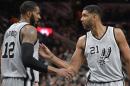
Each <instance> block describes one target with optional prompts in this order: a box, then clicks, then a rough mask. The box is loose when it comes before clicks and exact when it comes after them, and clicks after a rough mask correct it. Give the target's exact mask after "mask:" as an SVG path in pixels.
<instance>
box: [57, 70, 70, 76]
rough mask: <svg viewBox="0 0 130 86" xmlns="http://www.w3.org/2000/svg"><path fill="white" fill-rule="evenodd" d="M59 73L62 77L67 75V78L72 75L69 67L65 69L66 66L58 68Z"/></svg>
mask: <svg viewBox="0 0 130 86" xmlns="http://www.w3.org/2000/svg"><path fill="white" fill-rule="evenodd" d="M57 75H58V76H61V77H65V78H66V77H67V78H71V77H72V75H71V73H70V72H69V71H68V70H67V69H64V68H61V69H58V71H57Z"/></svg>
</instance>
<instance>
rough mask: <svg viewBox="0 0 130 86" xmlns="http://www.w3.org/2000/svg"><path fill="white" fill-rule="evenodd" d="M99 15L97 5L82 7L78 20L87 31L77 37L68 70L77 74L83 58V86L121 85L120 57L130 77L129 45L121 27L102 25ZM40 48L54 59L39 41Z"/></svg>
mask: <svg viewBox="0 0 130 86" xmlns="http://www.w3.org/2000/svg"><path fill="white" fill-rule="evenodd" d="M101 18H102V10H101V8H100V7H99V6H97V5H88V6H86V7H85V8H84V9H83V11H82V17H81V22H82V24H83V27H84V29H86V30H88V29H89V30H90V31H88V32H87V33H86V35H83V36H81V37H80V38H79V39H78V41H77V45H76V50H75V52H74V54H73V56H72V59H71V62H70V67H69V68H68V71H70V70H71V71H74V72H75V73H77V72H78V70H79V68H80V67H81V65H82V63H83V62H84V61H87V64H88V67H89V71H88V73H87V84H86V85H87V86H124V76H123V71H122V61H121V58H122V59H123V60H124V61H125V69H126V71H127V74H128V77H129V78H130V48H129V46H128V43H127V41H126V38H125V36H124V34H123V32H122V30H121V29H120V28H114V27H111V26H104V25H103V23H102V20H101ZM40 50H41V52H40V54H41V55H42V56H44V57H46V58H52V59H55V58H56V56H55V55H54V54H52V53H51V52H50V51H49V49H48V48H47V47H46V46H45V45H43V44H41V47H40ZM120 55H122V56H123V57H120ZM85 59H86V60H85ZM72 75H74V74H72Z"/></svg>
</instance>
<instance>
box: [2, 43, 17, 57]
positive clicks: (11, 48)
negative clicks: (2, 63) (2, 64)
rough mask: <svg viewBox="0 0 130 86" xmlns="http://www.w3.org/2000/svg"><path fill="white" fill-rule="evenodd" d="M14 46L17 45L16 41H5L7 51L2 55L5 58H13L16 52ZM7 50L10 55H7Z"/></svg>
mask: <svg viewBox="0 0 130 86" xmlns="http://www.w3.org/2000/svg"><path fill="white" fill-rule="evenodd" d="M14 46H15V43H14V42H11V43H8V42H6V43H5V52H4V55H3V56H2V57H3V58H13V57H14V52H13V50H14ZM7 52H8V55H7Z"/></svg>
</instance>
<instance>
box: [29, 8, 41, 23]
mask: <svg viewBox="0 0 130 86" xmlns="http://www.w3.org/2000/svg"><path fill="white" fill-rule="evenodd" d="M40 18H41V16H40V9H39V7H36V9H35V10H34V11H33V12H32V15H31V17H30V23H31V24H32V25H35V24H37V23H38V21H39V19H40Z"/></svg>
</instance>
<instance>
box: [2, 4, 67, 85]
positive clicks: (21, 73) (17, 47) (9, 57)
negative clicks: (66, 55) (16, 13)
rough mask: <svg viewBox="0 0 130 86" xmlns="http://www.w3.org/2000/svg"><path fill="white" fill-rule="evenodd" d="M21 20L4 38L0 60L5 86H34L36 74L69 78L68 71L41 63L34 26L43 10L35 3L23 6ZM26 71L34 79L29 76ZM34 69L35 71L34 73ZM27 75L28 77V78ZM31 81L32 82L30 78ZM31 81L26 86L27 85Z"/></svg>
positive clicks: (11, 27)
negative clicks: (48, 73)
mask: <svg viewBox="0 0 130 86" xmlns="http://www.w3.org/2000/svg"><path fill="white" fill-rule="evenodd" d="M20 12H21V19H20V21H19V22H18V23H15V24H13V25H11V26H10V27H9V29H8V30H7V31H6V33H5V35H4V41H3V45H2V58H1V74H2V86H34V82H35V80H36V79H35V78H36V77H35V76H39V75H38V74H36V75H34V74H33V73H34V72H33V71H34V70H36V71H40V72H53V73H56V74H58V75H59V76H67V75H69V74H68V72H66V70H65V69H57V68H54V67H51V66H47V65H45V64H43V63H42V62H40V61H38V60H37V59H36V58H38V47H39V43H38V38H37V31H36V29H35V27H34V25H35V24H36V23H37V21H38V20H39V19H40V9H39V7H38V5H37V4H36V3H35V2H33V1H25V2H24V3H23V4H22V5H21V6H20ZM27 68H30V69H29V71H30V73H31V74H32V75H33V76H31V75H30V76H29V74H30V73H27V70H26V69H27ZM33 69H34V70H33ZM26 74H28V75H26ZM28 77H30V78H28ZM27 80H28V81H29V80H30V81H31V83H29V84H27V83H26V81H27Z"/></svg>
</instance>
